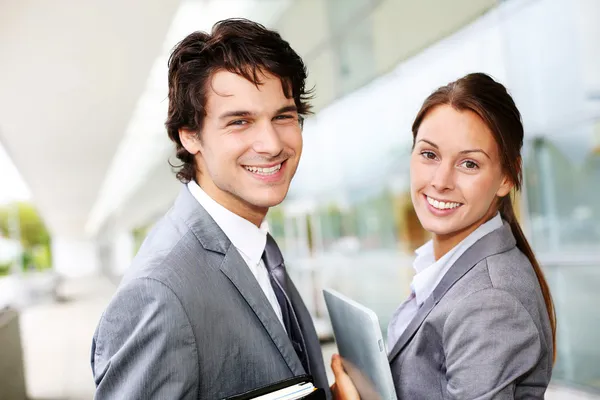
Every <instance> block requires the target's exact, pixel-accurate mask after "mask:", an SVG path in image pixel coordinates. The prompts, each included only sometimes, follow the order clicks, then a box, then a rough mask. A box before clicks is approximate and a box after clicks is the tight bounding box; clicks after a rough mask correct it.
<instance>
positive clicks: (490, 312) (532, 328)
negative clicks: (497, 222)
mask: <svg viewBox="0 0 600 400" xmlns="http://www.w3.org/2000/svg"><path fill="white" fill-rule="evenodd" d="M389 359H390V364H391V367H392V375H393V377H394V383H395V386H396V393H397V394H398V398H399V399H410V400H418V399H427V400H435V399H477V400H483V399H494V400H500V399H543V398H544V392H545V390H546V387H547V386H548V383H549V381H550V376H551V374H552V334H551V328H550V320H549V318H548V313H547V311H546V306H545V303H544V299H543V297H542V292H541V289H540V286H539V283H538V281H537V278H536V275H535V271H534V270H533V267H532V265H531V263H530V262H529V260H528V259H527V257H526V256H525V255H524V254H523V253H522V252H521V251H520V250H519V249H518V248H517V247H516V242H515V238H514V236H513V234H512V232H511V229H510V226H509V225H508V224H507V223H506V222H505V223H504V226H503V227H502V228H500V229H497V230H495V231H493V232H491V233H489V234H488V235H486V236H484V237H483V238H481V239H480V240H479V241H478V242H476V243H475V244H474V245H473V246H472V247H471V248H469V249H468V250H467V251H466V252H465V253H464V254H463V255H462V256H461V257H460V258H459V259H458V260H457V261H456V263H455V264H454V265H453V266H452V267H451V268H450V269H449V270H448V272H447V274H446V275H445V276H444V277H443V278H442V281H441V282H440V283H439V285H438V286H437V287H436V289H435V290H434V292H433V293H432V295H431V296H430V297H429V298H428V299H427V300H426V301H425V302H424V303H423V305H422V306H421V308H420V309H419V311H418V312H417V315H416V316H415V318H414V319H413V320H412V321H411V323H410V324H409V325H408V327H407V329H406V330H405V331H404V333H403V334H402V335H401V337H400V338H399V340H398V342H397V343H396V345H395V346H394V347H393V349H392V351H391V352H390V355H389Z"/></svg>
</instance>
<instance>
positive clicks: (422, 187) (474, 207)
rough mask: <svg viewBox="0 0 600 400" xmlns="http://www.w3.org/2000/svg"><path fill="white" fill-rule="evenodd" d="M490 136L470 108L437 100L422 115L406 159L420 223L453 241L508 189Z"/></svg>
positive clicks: (491, 208) (485, 214) (486, 214)
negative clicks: (441, 103)
mask: <svg viewBox="0 0 600 400" xmlns="http://www.w3.org/2000/svg"><path fill="white" fill-rule="evenodd" d="M498 151H499V150H498V146H497V144H496V141H495V140H494V136H493V134H492V132H491V131H490V129H489V128H488V126H487V125H486V124H485V123H484V122H483V120H482V119H481V118H480V117H479V116H478V115H477V114H475V113H474V112H472V111H468V110H465V111H458V110H456V109H454V108H453V107H451V106H449V105H440V106H437V107H435V108H433V109H432V110H430V111H429V113H428V114H427V115H426V116H425V118H424V120H423V122H422V123H421V126H420V127H419V131H418V132H417V137H416V139H415V146H414V149H413V151H412V155H411V160H410V183H411V197H412V201H413V205H414V207H415V210H416V212H417V216H418V217H419V220H420V221H421V224H422V225H423V227H424V228H425V229H426V230H427V231H429V232H431V233H432V234H433V235H434V238H435V237H437V239H450V238H451V239H453V240H452V241H453V242H455V243H458V242H459V241H461V240H462V239H464V238H465V237H466V236H468V235H469V234H470V233H471V232H473V231H474V230H475V229H477V227H478V226H479V225H481V224H482V223H484V222H485V221H487V220H488V219H489V218H491V217H492V216H493V215H494V214H495V213H496V210H497V205H496V204H497V203H496V201H495V200H496V197H503V196H506V195H507V194H509V193H510V190H511V189H512V183H511V182H510V179H508V178H507V177H506V176H505V175H504V173H503V171H502V166H501V163H500V158H499V154H498Z"/></svg>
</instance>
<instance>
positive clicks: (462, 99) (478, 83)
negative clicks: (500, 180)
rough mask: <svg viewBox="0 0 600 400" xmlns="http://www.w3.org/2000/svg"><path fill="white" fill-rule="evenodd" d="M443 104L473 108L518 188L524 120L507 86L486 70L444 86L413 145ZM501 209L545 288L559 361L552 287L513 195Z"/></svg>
mask: <svg viewBox="0 0 600 400" xmlns="http://www.w3.org/2000/svg"><path fill="white" fill-rule="evenodd" d="M440 105H450V106H452V107H453V108H455V109H457V110H459V111H463V110H470V111H472V112H474V113H476V114H477V115H478V116H479V117H480V118H481V119H482V120H483V121H484V122H485V123H486V125H487V126H488V128H489V129H490V130H491V131H492V133H493V135H494V138H495V139H496V143H497V144H498V147H499V150H500V151H499V154H500V158H501V162H502V169H503V171H504V173H506V174H508V176H509V177H510V179H511V180H512V182H513V184H514V189H515V190H516V191H518V190H520V189H521V184H522V179H523V172H522V166H521V165H522V160H521V148H522V147H523V135H524V130H523V122H522V120H521V113H520V112H519V110H518V109H517V106H516V105H515V102H514V101H513V99H512V97H511V96H510V94H509V93H508V92H507V90H506V88H505V87H504V86H503V85H502V84H500V83H498V82H496V81H494V80H493V79H492V78H491V77H489V76H488V75H486V74H483V73H473V74H469V75H466V76H465V77H463V78H461V79H459V80H457V81H454V82H452V83H449V84H448V85H446V86H442V87H441V88H439V89H438V90H436V91H435V92H433V93H432V94H431V95H430V96H429V97H428V98H427V99H426V100H425V102H424V103H423V106H422V107H421V110H420V111H419V113H418V114H417V117H416V118H415V121H414V123H413V126H412V132H413V145H414V140H415V139H416V137H417V132H418V130H419V126H420V125H421V122H423V119H424V118H425V116H426V115H427V114H428V113H429V112H430V111H431V110H432V109H433V108H434V107H437V106H440ZM498 209H499V211H500V214H501V215H502V218H503V219H504V220H505V221H507V222H508V223H509V224H510V227H511V230H512V233H513V235H514V236H515V239H516V241H517V247H518V248H519V250H521V251H522V252H523V254H525V256H527V258H528V259H529V262H530V263H531V265H532V266H533V269H534V271H535V274H536V276H537V279H538V282H539V284H540V287H541V289H542V294H543V296H544V302H545V303H546V310H547V311H548V317H549V319H550V326H551V327H552V351H553V354H552V356H553V360H556V312H555V309H554V303H553V301H552V295H551V294H550V288H549V287H548V283H547V282H546V279H545V278H544V273H543V272H542V269H541V268H540V264H539V263H538V261H537V259H536V258H535V255H534V254H533V250H532V249H531V246H530V245H529V242H528V241H527V239H526V238H525V235H524V234H523V230H522V229H521V226H520V225H519V221H517V218H516V216H515V211H514V209H513V205H512V201H511V198H510V196H505V197H503V198H502V199H501V200H500V202H499V204H498Z"/></svg>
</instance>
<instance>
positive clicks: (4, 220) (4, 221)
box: [0, 202, 50, 248]
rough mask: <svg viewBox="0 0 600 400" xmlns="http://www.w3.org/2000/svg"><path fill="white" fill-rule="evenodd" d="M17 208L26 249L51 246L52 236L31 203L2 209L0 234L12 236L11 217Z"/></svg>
mask: <svg viewBox="0 0 600 400" xmlns="http://www.w3.org/2000/svg"><path fill="white" fill-rule="evenodd" d="M15 206H16V207H17V213H18V216H19V223H20V230H21V243H22V244H23V247H25V248H31V247H33V246H36V245H45V246H49V245H50V235H49V233H48V230H47V229H46V225H45V224H44V221H42V218H41V217H40V215H39V214H38V212H37V210H36V209H35V207H34V206H33V205H32V204H30V203H25V202H19V203H16V205H15V204H8V205H5V206H3V207H0V232H1V233H2V234H3V235H4V236H7V237H9V236H10V217H11V215H12V213H13V212H14V211H13V210H14V207H15Z"/></svg>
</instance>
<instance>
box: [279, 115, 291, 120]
mask: <svg viewBox="0 0 600 400" xmlns="http://www.w3.org/2000/svg"><path fill="white" fill-rule="evenodd" d="M275 119H276V120H280V121H282V120H292V119H295V118H294V116H293V115H278V116H276V117H275Z"/></svg>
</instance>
